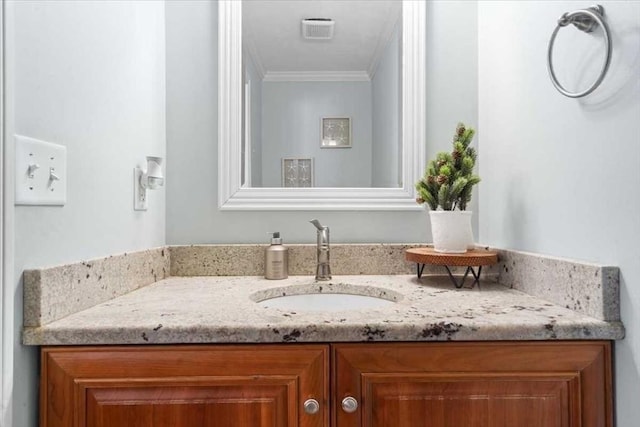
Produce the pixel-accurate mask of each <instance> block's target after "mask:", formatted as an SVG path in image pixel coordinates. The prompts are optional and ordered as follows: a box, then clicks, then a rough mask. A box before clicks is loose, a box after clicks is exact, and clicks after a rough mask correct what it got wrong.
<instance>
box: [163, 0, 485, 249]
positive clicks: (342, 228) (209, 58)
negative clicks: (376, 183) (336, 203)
mask: <svg viewBox="0 0 640 427" xmlns="http://www.w3.org/2000/svg"><path fill="white" fill-rule="evenodd" d="M217 9H218V8H217V4H216V3H215V2H198V1H182V2H169V3H167V14H166V15H167V28H166V30H167V34H166V37H167V152H168V154H167V156H168V158H169V159H170V160H171V162H170V164H169V165H168V172H167V175H168V183H167V242H168V243H169V244H191V243H214V242H215V243H227V242H235V243H239V242H266V241H267V240H266V232H267V231H274V230H279V231H281V232H282V233H283V237H284V240H285V242H300V243H309V242H314V241H315V231H314V229H313V226H311V225H310V224H309V223H308V221H309V220H310V219H312V218H313V217H316V216H317V217H318V219H319V220H320V221H321V222H322V223H326V224H327V225H328V226H330V227H331V238H332V240H333V241H334V242H426V241H428V240H430V232H429V226H428V217H427V214H426V211H424V212H322V213H318V212H220V211H218V209H217V170H216V166H215V165H216V164H217V146H216V138H217V136H216V135H217V121H216V117H217V101H218V100H217V89H216V84H217V80H216V78H217V19H218V17H217ZM443 18H451V19H455V23H456V24H455V31H453V30H452V28H451V27H450V26H448V25H445V24H444V23H443V22H442V21H441V19H443ZM476 18H477V15H476V7H475V5H474V4H473V3H471V4H469V2H466V1H447V2H429V3H428V7H427V33H428V34H427V57H428V63H427V70H428V71H427V100H428V101H427V107H428V110H427V114H426V121H427V123H428V126H427V138H426V141H425V143H426V144H427V145H428V147H429V152H430V153H433V152H434V151H438V150H441V149H449V147H450V141H451V136H452V135H453V131H454V129H455V125H456V123H457V122H458V121H459V120H464V121H468V122H469V123H476V122H477V104H476V102H475V100H476V93H477V90H476V83H477V61H476V59H477V56H476V52H475V47H476V45H475V41H473V40H475V39H476V30H477V26H476ZM184 64H189V66H188V67H185V65H184ZM454 66H455V67H457V69H456V73H452V72H451V67H454ZM451 95H453V96H451Z"/></svg>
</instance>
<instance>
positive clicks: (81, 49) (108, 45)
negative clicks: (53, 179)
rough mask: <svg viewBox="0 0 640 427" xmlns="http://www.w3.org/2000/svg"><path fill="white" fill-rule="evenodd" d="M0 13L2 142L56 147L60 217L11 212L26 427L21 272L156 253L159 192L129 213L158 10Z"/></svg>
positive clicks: (161, 94)
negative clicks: (61, 172)
mask: <svg viewBox="0 0 640 427" xmlns="http://www.w3.org/2000/svg"><path fill="white" fill-rule="evenodd" d="M5 5H6V8H7V9H6V25H7V34H6V65H7V74H6V76H7V85H6V87H7V94H6V108H7V112H8V116H7V121H6V126H7V135H6V142H7V144H13V137H12V135H13V134H14V133H17V134H21V135H26V136H30V137H34V138H38V139H42V140H45V141H51V142H55V143H58V144H62V145H65V146H66V147H67V167H68V174H67V176H68V186H67V191H68V192H67V203H66V205H65V206H63V207H42V206H17V207H16V208H15V277H16V280H18V282H17V283H15V284H14V286H15V288H14V290H13V295H14V298H15V309H14V313H15V320H14V324H15V334H14V336H15V342H14V343H13V345H14V361H13V362H14V372H13V386H14V388H13V426H15V427H35V426H36V425H37V416H38V411H37V408H38V399H37V389H38V387H37V379H38V368H37V367H38V351H37V348H35V347H25V346H22V345H21V344H20V330H21V328H22V304H23V302H22V283H21V280H20V279H21V277H22V271H23V270H24V269H27V268H36V267H45V266H51V265H57V264H61V263H69V262H77V261H78V260H83V259H88V258H92V257H100V256H107V255H109V254H114V253H122V252H127V251H133V250H139V249H145V248H149V247H153V246H158V245H162V244H164V242H165V201H164V190H163V189H161V190H157V191H153V192H152V193H151V194H150V195H149V210H148V211H147V212H134V210H133V168H134V167H135V166H137V165H139V166H142V164H143V163H145V156H147V155H159V156H164V155H165V73H164V70H165V56H164V6H163V4H162V3H158V2H147V1H139V2H119V3H114V2H91V3H89V2H50V1H30V2H7V3H5ZM10 294H11V292H7V295H10ZM7 345H11V343H7Z"/></svg>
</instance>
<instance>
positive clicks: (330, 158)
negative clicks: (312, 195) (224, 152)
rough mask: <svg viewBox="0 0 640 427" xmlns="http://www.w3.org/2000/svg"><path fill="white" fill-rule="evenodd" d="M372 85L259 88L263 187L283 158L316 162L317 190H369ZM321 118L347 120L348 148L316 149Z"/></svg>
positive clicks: (274, 182) (272, 181) (274, 181)
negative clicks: (260, 95)
mask: <svg viewBox="0 0 640 427" xmlns="http://www.w3.org/2000/svg"><path fill="white" fill-rule="evenodd" d="M371 108H372V106H371V82H263V83H262V185H263V186H264V187H281V186H282V169H281V162H282V158H283V157H311V158H313V159H314V181H315V184H314V186H315V187H371V145H372V142H371V117H372V111H371ZM322 117H351V137H352V141H351V143H352V146H351V148H320V126H321V125H320V120H321V119H322Z"/></svg>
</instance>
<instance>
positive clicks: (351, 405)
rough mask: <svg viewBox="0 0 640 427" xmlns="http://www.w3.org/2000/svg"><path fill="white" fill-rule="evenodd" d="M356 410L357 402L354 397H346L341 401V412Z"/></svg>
mask: <svg viewBox="0 0 640 427" xmlns="http://www.w3.org/2000/svg"><path fill="white" fill-rule="evenodd" d="M357 409H358V401H357V400H356V398H355V397H351V396H347V397H345V398H344V399H342V410H343V411H344V412H347V413H349V414H350V413H352V412H355V411H356V410H357Z"/></svg>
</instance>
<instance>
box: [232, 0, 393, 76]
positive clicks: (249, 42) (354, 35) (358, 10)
mask: <svg viewBox="0 0 640 427" xmlns="http://www.w3.org/2000/svg"><path fill="white" fill-rule="evenodd" d="M401 14H402V2H401V1H400V0H245V1H244V2H243V4H242V26H243V35H242V36H243V40H244V48H245V49H247V51H248V52H249V54H250V56H251V57H252V60H253V61H254V63H256V66H257V68H258V69H259V71H260V72H261V73H262V74H263V75H265V76H266V77H267V78H268V77H269V75H270V74H271V75H273V74H274V73H275V74H279V73H280V74H283V73H284V74H302V75H304V74H305V73H308V74H317V73H326V74H331V73H334V74H347V75H348V74H351V75H354V76H355V75H364V76H365V77H366V78H368V77H370V76H371V75H373V73H374V72H375V68H376V66H377V63H378V60H379V57H380V55H381V53H382V52H383V50H384V48H385V47H386V45H387V43H388V41H389V39H390V37H391V35H392V33H393V30H394V28H395V26H396V24H398V25H399V22H400V17H401ZM305 18H331V19H333V20H334V21H335V27H334V37H333V39H332V40H305V39H303V38H302V35H301V21H302V19H305Z"/></svg>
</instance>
